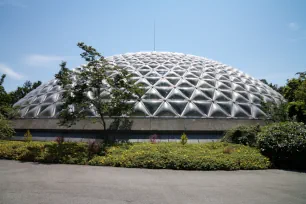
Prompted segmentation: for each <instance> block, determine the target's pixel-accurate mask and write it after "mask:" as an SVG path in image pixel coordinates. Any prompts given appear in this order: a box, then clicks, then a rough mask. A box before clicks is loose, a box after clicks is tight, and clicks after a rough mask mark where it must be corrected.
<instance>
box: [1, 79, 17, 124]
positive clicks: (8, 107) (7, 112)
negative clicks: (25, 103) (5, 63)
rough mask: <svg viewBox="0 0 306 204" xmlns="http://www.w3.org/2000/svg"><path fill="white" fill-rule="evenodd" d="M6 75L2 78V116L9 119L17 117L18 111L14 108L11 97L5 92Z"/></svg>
mask: <svg viewBox="0 0 306 204" xmlns="http://www.w3.org/2000/svg"><path fill="white" fill-rule="evenodd" d="M5 77H6V75H5V74H3V75H2V76H1V78H0V115H1V116H2V118H4V119H9V118H12V117H14V116H16V113H17V112H16V109H15V108H13V107H12V103H11V101H12V99H11V96H10V95H9V94H8V93H7V92H6V91H5V89H4V87H3V83H4V79H5Z"/></svg>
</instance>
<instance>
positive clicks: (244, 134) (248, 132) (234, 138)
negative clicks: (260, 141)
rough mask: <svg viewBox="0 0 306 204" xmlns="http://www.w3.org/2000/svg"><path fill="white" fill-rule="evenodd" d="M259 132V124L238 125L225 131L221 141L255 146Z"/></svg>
mask: <svg viewBox="0 0 306 204" xmlns="http://www.w3.org/2000/svg"><path fill="white" fill-rule="evenodd" d="M259 132H260V126H259V125H251V126H238V127H235V128H232V129H229V130H228V131H226V133H225V135H224V136H223V138H222V139H221V141H223V142H229V143H235V144H243V145H248V146H251V147H255V146H256V142H257V135H258V133H259Z"/></svg>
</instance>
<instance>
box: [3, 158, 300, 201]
mask: <svg viewBox="0 0 306 204" xmlns="http://www.w3.org/2000/svg"><path fill="white" fill-rule="evenodd" d="M0 203H1V204H2V203H3V204H19V203H22V204H36V203H40V204H45V203H48V204H49V203H50V204H51V203H52V204H53V203H56V204H62V203H63V204H96V203H99V204H109V203H112V204H123V203H128V204H130V203H133V204H134V203H135V204H136V203H137V204H153V203H158V204H161V203H171V204H172V203H173V204H189V203H199V204H206V203H214V204H223V203H227V204H228V203H229V204H241V203H245V204H255V203H256V204H260V203H263V204H270V203H273V204H279V203H283V204H290V203H300V204H305V203H306V174H305V173H297V172H288V171H281V170H264V171H231V172H229V171H228V172H227V171H210V172H207V171H206V172H205V171H202V172H201V171H173V170H147V169H124V168H112V167H92V166H76V165H43V164H35V163H20V162H16V161H5V160H0Z"/></svg>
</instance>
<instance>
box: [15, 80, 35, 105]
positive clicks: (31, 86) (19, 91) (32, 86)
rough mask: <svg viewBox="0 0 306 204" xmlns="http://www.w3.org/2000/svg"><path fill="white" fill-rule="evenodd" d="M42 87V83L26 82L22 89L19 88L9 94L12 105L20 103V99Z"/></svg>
mask: <svg viewBox="0 0 306 204" xmlns="http://www.w3.org/2000/svg"><path fill="white" fill-rule="evenodd" d="M40 85H41V81H37V82H34V83H32V82H30V81H26V82H25V83H24V84H23V86H22V87H17V90H15V91H12V92H10V93H9V95H10V97H11V102H10V103H11V104H12V105H13V104H15V103H16V102H17V101H19V100H20V99H22V98H23V97H25V96H26V95H27V94H28V93H30V92H31V91H32V90H34V89H36V88H37V87H39V86H40Z"/></svg>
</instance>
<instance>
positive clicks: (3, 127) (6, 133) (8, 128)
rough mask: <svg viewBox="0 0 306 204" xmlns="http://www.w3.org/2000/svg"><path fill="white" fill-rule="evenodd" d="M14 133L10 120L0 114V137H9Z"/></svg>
mask: <svg viewBox="0 0 306 204" xmlns="http://www.w3.org/2000/svg"><path fill="white" fill-rule="evenodd" d="M14 134H15V131H14V129H13V128H12V125H11V122H10V121H8V120H7V119H5V118H4V117H3V116H2V115H1V114H0V139H1V140H3V139H9V138H11V137H12V136H13V135H14Z"/></svg>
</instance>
